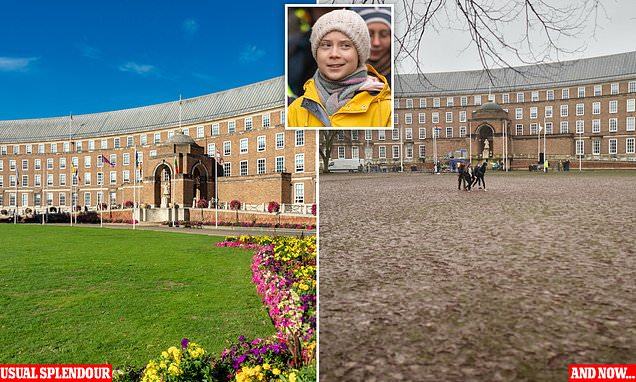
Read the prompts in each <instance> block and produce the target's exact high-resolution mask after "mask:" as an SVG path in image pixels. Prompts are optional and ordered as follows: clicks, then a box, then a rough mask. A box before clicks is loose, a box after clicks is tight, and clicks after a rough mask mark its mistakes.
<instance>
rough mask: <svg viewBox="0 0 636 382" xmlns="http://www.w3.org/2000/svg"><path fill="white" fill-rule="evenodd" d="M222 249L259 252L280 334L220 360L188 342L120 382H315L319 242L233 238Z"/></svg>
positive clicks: (264, 295)
mask: <svg viewBox="0 0 636 382" xmlns="http://www.w3.org/2000/svg"><path fill="white" fill-rule="evenodd" d="M217 246H219V247H238V248H245V249H256V253H255V254H254V256H253V258H252V266H251V267H252V281H253V282H254V284H255V285H256V290H257V292H258V294H259V295H260V297H261V299H262V301H263V303H264V304H265V306H266V308H267V310H268V312H269V315H270V318H271V319H272V322H273V323H274V327H275V328H276V331H277V332H276V333H275V334H273V335H272V336H270V337H268V338H265V339H261V338H256V339H253V340H251V341H249V340H248V339H246V338H245V337H243V336H241V337H239V338H238V341H237V342H236V343H234V344H232V345H231V346H230V347H228V348H226V349H225V350H224V351H223V352H222V353H221V355H220V356H219V357H212V356H210V355H209V354H208V353H206V352H205V350H203V349H202V348H201V347H199V346H198V345H196V344H193V343H190V342H189V341H188V340H187V339H183V340H182V343H181V349H177V348H176V347H171V348H169V349H168V350H167V351H164V352H163V353H162V354H161V356H160V357H158V358H156V359H154V360H151V361H150V362H149V363H148V365H147V366H146V367H145V369H144V370H143V372H142V373H139V372H134V371H132V370H127V371H126V372H120V373H119V374H118V375H117V377H116V378H115V380H116V381H139V380H140V379H139V378H141V381H143V382H155V381H157V382H159V381H165V382H168V381H170V382H177V381H184V382H185V381H221V382H229V381H236V382H251V381H282V382H308V381H315V380H316V367H315V359H316V354H315V349H316V238H315V237H313V236H310V237H306V238H294V237H269V236H238V237H233V236H230V237H226V238H225V240H224V241H222V242H220V243H217Z"/></svg>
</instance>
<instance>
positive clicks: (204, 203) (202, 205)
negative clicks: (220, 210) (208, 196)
mask: <svg viewBox="0 0 636 382" xmlns="http://www.w3.org/2000/svg"><path fill="white" fill-rule="evenodd" d="M197 207H198V208H208V201H207V200H205V199H199V200H197Z"/></svg>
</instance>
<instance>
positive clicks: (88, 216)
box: [77, 211, 99, 224]
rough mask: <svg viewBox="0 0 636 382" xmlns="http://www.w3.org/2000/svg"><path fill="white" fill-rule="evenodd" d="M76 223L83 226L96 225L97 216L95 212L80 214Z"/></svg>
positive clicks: (97, 221)
mask: <svg viewBox="0 0 636 382" xmlns="http://www.w3.org/2000/svg"><path fill="white" fill-rule="evenodd" d="M77 222H78V223H84V224H97V223H99V214H98V213H97V212H95V211H89V212H82V213H80V214H79V215H77Z"/></svg>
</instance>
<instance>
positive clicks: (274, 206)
mask: <svg viewBox="0 0 636 382" xmlns="http://www.w3.org/2000/svg"><path fill="white" fill-rule="evenodd" d="M278 211H280V204H278V202H274V201H272V202H269V204H268V205H267V212H269V213H270V214H273V213H276V212H278Z"/></svg>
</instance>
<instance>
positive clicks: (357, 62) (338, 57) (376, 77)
mask: <svg viewBox="0 0 636 382" xmlns="http://www.w3.org/2000/svg"><path fill="white" fill-rule="evenodd" d="M285 9H286V15H287V19H286V26H285V34H286V35H285V38H286V49H285V81H286V84H287V112H286V113H285V115H286V121H285V127H286V128H287V129H305V128H306V129H330V128H338V129H356V130H359V129H386V128H393V90H392V88H391V83H392V73H393V65H394V60H393V57H394V54H393V50H394V48H393V46H394V44H393V33H392V31H393V30H394V28H393V5H392V4H386V5H382V6H374V5H349V6H346V7H343V6H333V5H329V6H327V5H306V4H303V5H291V4H288V5H286V6H285Z"/></svg>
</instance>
